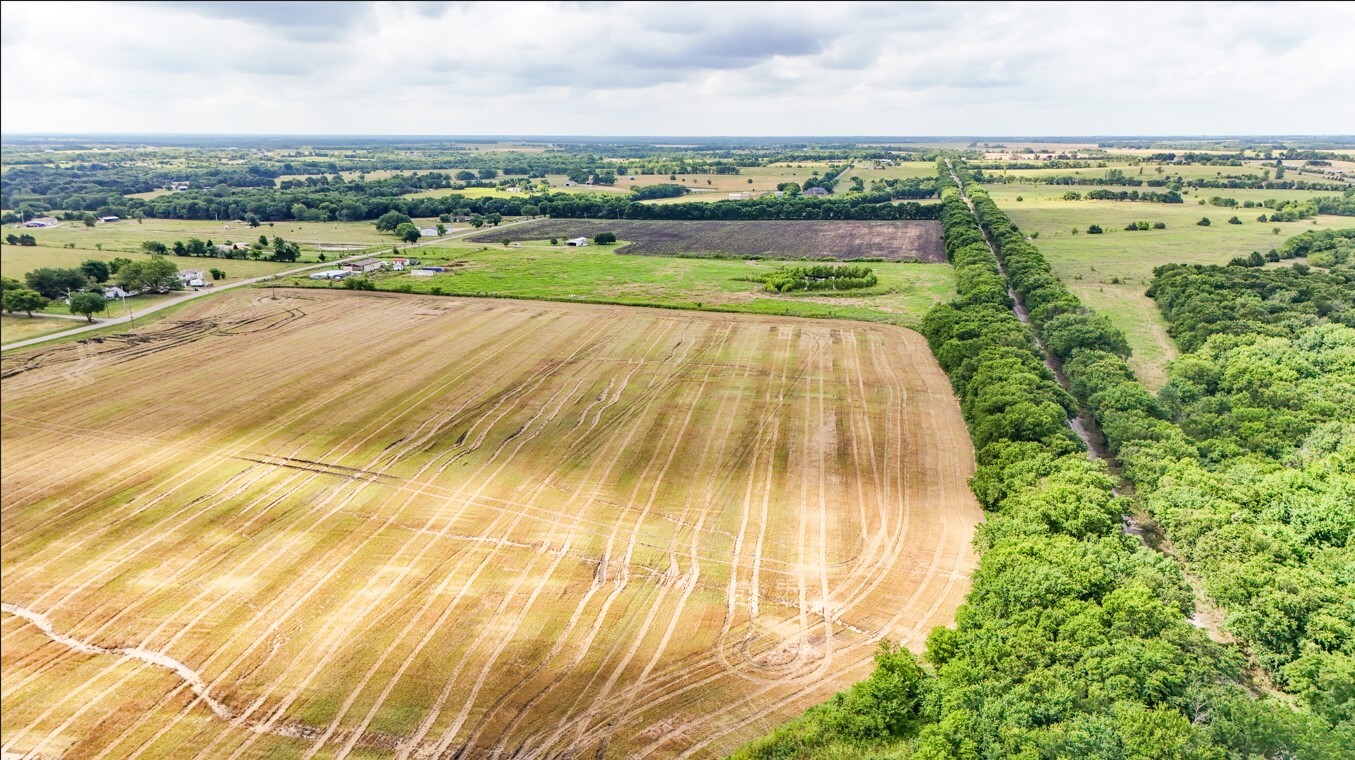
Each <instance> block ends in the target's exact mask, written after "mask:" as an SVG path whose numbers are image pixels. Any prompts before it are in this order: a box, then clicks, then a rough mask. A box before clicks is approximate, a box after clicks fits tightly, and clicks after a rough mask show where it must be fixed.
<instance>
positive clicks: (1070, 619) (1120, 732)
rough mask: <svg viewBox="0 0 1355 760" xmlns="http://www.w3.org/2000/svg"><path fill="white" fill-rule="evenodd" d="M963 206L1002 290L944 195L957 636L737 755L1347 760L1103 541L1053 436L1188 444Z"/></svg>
mask: <svg viewBox="0 0 1355 760" xmlns="http://www.w3.org/2000/svg"><path fill="white" fill-rule="evenodd" d="M943 171H944V167H943ZM957 171H958V173H959V175H960V176H961V177H962V178H965V177H966V172H965V170H964V168H963V166H959V167H957ZM943 184H946V185H950V184H951V183H950V182H949V181H948V178H945V177H944V175H943ZM967 189H968V191H969V193H970V195H971V198H972V199H973V201H974V206H975V210H976V212H978V215H979V218H982V219H983V227H984V228H986V229H987V231H988V233H989V234H990V235H991V236H992V237H993V240H994V243H995V245H996V246H997V247H998V249H999V251H1002V255H1003V259H1004V261H1005V262H1006V266H1007V267H1008V274H1009V278H1004V277H1003V275H1002V273H1001V271H1000V269H999V267H998V262H997V259H996V258H995V257H994V255H993V252H992V251H990V250H989V248H988V246H987V244H986V243H985V238H984V232H983V229H981V228H980V226H979V224H977V223H976V217H975V215H974V214H971V213H970V211H969V209H968V207H967V206H966V205H965V203H964V201H963V200H962V199H961V197H960V195H959V194H958V192H957V191H956V189H955V188H954V187H953V186H952V187H949V188H948V189H946V190H944V191H943V196H942V197H943V203H944V206H945V210H944V211H943V216H942V224H943V228H944V230H945V241H946V248H947V253H948V255H949V256H950V258H951V261H952V263H953V265H954V267H955V271H956V278H957V290H958V292H959V296H958V297H957V298H956V299H955V300H954V301H952V302H950V303H947V304H942V305H940V306H937V307H936V308H934V309H933V310H932V311H931V312H929V313H928V315H927V317H926V319H925V320H924V323H923V333H924V334H925V335H926V337H927V339H928V342H929V343H930V344H931V346H932V350H933V353H935V355H936V357H937V360H938V361H939V362H940V364H941V366H942V368H943V369H944V370H946V372H947V374H948V375H950V377H951V380H952V383H953V385H954V387H955V390H956V393H957V395H958V396H959V398H960V400H961V410H962V412H963V413H964V415H965V418H966V420H967V421H968V422H969V425H970V431H971V437H972V438H973V440H974V445H975V448H976V459H977V462H978V470H977V472H976V474H975V477H974V478H973V481H972V486H973V489H974V493H975V495H976V496H977V497H978V499H979V501H980V502H981V503H982V504H983V506H984V507H985V509H987V510H989V516H988V519H987V521H986V522H985V523H984V524H983V525H982V526H981V527H980V528H979V531H978V536H977V537H976V544H977V546H978V547H979V548H980V550H981V552H982V553H981V557H980V563H979V567H978V569H977V570H976V572H975V573H974V576H973V586H972V590H971V592H970V595H969V597H968V599H967V600H966V603H965V605H964V606H963V607H962V608H961V609H960V610H959V611H958V612H957V616H956V627H955V629H953V630H952V629H946V628H938V629H936V630H935V631H933V633H932V635H931V636H930V637H929V639H928V642H927V649H926V655H925V660H926V662H927V663H928V664H929V665H930V666H931V669H927V668H925V667H924V668H919V667H917V666H916V663H915V662H914V661H912V660H911V659H910V658H907V657H902V656H900V654H899V653H898V652H897V651H895V650H891V649H885V650H883V651H882V653H881V656H880V657H879V658H877V669H876V671H875V673H874V674H873V675H872V676H871V677H870V679H868V680H867V681H865V682H863V683H862V684H858V685H857V686H856V687H853V689H852V690H851V691H850V692H847V693H845V694H842V695H839V697H838V698H837V699H835V700H833V701H831V702H829V703H828V704H825V705H821V706H819V707H817V708H814V709H813V710H811V711H810V712H809V713H807V714H806V715H805V716H804V717H802V718H801V719H799V720H797V721H795V722H793V723H791V724H789V725H788V726H785V727H783V728H782V729H779V730H778V731H777V732H776V733H775V734H773V735H772V736H770V737H768V738H766V739H764V740H762V741H761V742H758V743H756V744H754V745H751V746H750V747H748V748H746V749H745V750H744V752H743V753H741V756H745V757H761V758H774V757H792V756H802V755H807V754H810V753H812V752H819V751H823V752H824V753H825V755H827V754H832V753H834V752H836V754H837V755H840V756H862V755H865V754H871V753H872V752H874V753H878V754H879V755H880V756H883V755H884V754H886V753H887V752H889V751H892V750H894V749H896V748H897V750H898V754H900V755H907V756H911V757H915V758H954V757H994V758H996V757H1017V756H1029V757H1098V758H1131V757H1132V758H1159V757H1176V758H1184V757H1198V758H1225V757H1238V758H1242V757H1305V758H1307V757H1312V758H1327V757H1330V758H1336V757H1344V756H1346V755H1347V754H1348V751H1349V749H1350V744H1349V741H1350V738H1351V737H1350V735H1349V733H1348V732H1347V731H1346V730H1345V729H1344V728H1343V727H1338V728H1337V729H1336V730H1333V728H1332V725H1333V723H1336V721H1332V720H1331V719H1330V718H1328V717H1327V714H1326V713H1322V712H1317V714H1314V713H1310V712H1295V711H1293V710H1291V709H1289V708H1288V707H1287V706H1285V705H1283V704H1281V703H1279V702H1278V701H1277V700H1274V699H1259V700H1258V699H1254V698H1253V697H1252V696H1251V695H1250V694H1249V693H1248V691H1247V689H1246V688H1244V686H1243V685H1242V684H1243V681H1244V676H1243V672H1242V671H1243V667H1242V665H1243V663H1242V661H1241V658H1240V657H1239V656H1238V654H1237V653H1236V652H1235V651H1233V650H1231V649H1229V648H1226V647H1223V646H1220V645H1217V644H1214V643H1212V642H1211V641H1209V640H1208V639H1207V638H1206V637H1205V636H1204V635H1203V634H1202V633H1201V632H1200V631H1199V630H1197V629H1195V628H1194V627H1193V626H1192V625H1190V624H1189V623H1188V622H1187V621H1186V618H1185V616H1186V614H1188V613H1189V612H1190V610H1191V608H1192V595H1191V593H1190V591H1189V589H1188V588H1187V587H1186V585H1185V583H1184V582H1183V578H1182V576H1181V573H1180V570H1179V568H1178V567H1177V565H1176V564H1175V563H1174V562H1173V561H1171V560H1170V559H1168V558H1166V557H1165V556H1163V555H1161V554H1158V553H1156V552H1152V551H1149V550H1147V549H1144V548H1143V547H1142V546H1141V545H1140V544H1139V543H1138V542H1137V541H1136V540H1134V539H1131V538H1129V537H1127V536H1125V535H1124V533H1123V532H1122V531H1121V524H1120V512H1121V510H1122V508H1121V506H1120V505H1119V504H1118V499H1117V498H1116V496H1115V493H1114V479H1113V478H1111V477H1110V476H1109V474H1108V473H1107V471H1106V469H1105V467H1104V465H1102V464H1100V463H1099V462H1094V461H1091V460H1089V459H1088V458H1087V456H1086V454H1085V453H1084V452H1083V451H1082V450H1081V446H1080V444H1079V441H1078V439H1077V438H1076V437H1075V436H1074V435H1073V434H1072V433H1071V432H1070V430H1069V427H1068V425H1067V416H1068V415H1069V414H1072V413H1073V412H1074V411H1075V410H1076V409H1077V408H1078V406H1079V401H1081V402H1082V403H1084V404H1086V405H1087V406H1088V407H1089V408H1091V409H1092V410H1093V411H1095V412H1096V413H1097V414H1098V417H1099V418H1100V419H1101V420H1102V421H1103V424H1104V425H1105V426H1106V432H1107V436H1108V437H1110V438H1111V439H1112V441H1113V444H1114V445H1117V446H1118V447H1119V448H1120V450H1121V452H1122V453H1125V452H1127V451H1129V450H1131V449H1132V450H1133V451H1135V452H1138V451H1141V452H1143V454H1142V457H1141V458H1136V459H1135V460H1134V462H1135V466H1140V467H1146V466H1148V465H1149V463H1150V462H1152V461H1153V460H1152V457H1153V455H1156V456H1157V458H1158V461H1160V462H1171V461H1175V460H1177V459H1179V458H1181V457H1189V456H1190V455H1191V454H1192V452H1193V446H1192V444H1191V443H1190V441H1189V440H1188V439H1187V438H1186V436H1185V435H1184V434H1183V433H1182V432H1181V431H1180V429H1179V428H1177V427H1176V426H1175V425H1173V424H1172V422H1171V421H1170V420H1169V419H1166V418H1168V417H1169V416H1170V415H1169V413H1168V412H1167V410H1164V409H1162V408H1160V407H1159V406H1158V404H1157V402H1156V400H1155V399H1153V398H1152V396H1151V394H1148V393H1147V392H1146V391H1145V390H1143V388H1142V386H1140V385H1139V384H1138V383H1137V382H1135V380H1134V377H1133V373H1132V372H1131V371H1130V370H1129V368H1128V366H1127V364H1126V363H1125V361H1124V355H1125V354H1126V353H1127V348H1126V346H1125V341H1124V339H1123V336H1122V335H1119V334H1118V331H1115V330H1114V329H1113V328H1111V327H1110V326H1109V325H1107V324H1106V323H1105V322H1104V320H1101V319H1100V318H1098V317H1097V316H1096V315H1095V314H1093V313H1091V312H1089V311H1088V310H1086V309H1085V308H1084V307H1083V306H1082V305H1081V304H1080V302H1078V300H1077V299H1076V297H1074V296H1072V294H1071V293H1069V292H1067V290H1066V288H1064V287H1062V283H1060V282H1059V281H1058V280H1057V278H1055V277H1054V276H1053V275H1052V273H1051V272H1049V270H1048V265H1047V263H1045V262H1044V261H1043V259H1042V257H1041V256H1040V254H1039V252H1038V251H1037V250H1035V249H1034V247H1033V246H1030V245H1029V243H1028V242H1027V241H1026V240H1025V239H1024V237H1022V236H1021V235H1020V233H1019V231H1018V230H1016V228H1015V226H1014V225H1012V224H1011V222H1010V220H1009V219H1007V218H1006V217H1005V215H1004V214H1002V213H1001V212H1000V211H999V210H998V209H997V208H996V206H995V205H993V204H992V202H991V200H989V199H988V198H987V196H986V194H984V193H983V192H982V190H981V189H979V188H978V186H977V185H968V187H967ZM1009 288H1010V289H1011V291H1012V292H1015V293H1017V294H1018V296H1019V297H1021V298H1022V300H1023V301H1024V302H1025V305H1026V306H1027V307H1028V309H1029V310H1030V313H1031V315H1032V322H1033V323H1034V324H1035V327H1036V329H1038V330H1039V332H1040V334H1041V335H1042V337H1043V338H1044V340H1045V342H1046V343H1047V345H1048V348H1049V349H1050V351H1051V352H1053V353H1055V354H1056V355H1058V356H1062V357H1065V358H1066V361H1065V363H1064V369H1065V371H1067V372H1068V374H1069V378H1070V380H1071V381H1072V382H1071V389H1072V394H1070V393H1068V392H1065V391H1064V390H1063V389H1062V388H1061V387H1060V386H1059V385H1058V384H1057V383H1056V382H1055V380H1054V377H1053V375H1052V373H1051V372H1050V371H1049V369H1048V368H1046V367H1045V365H1044V363H1043V362H1042V360H1041V355H1040V352H1039V350H1038V349H1037V347H1036V345H1035V344H1034V343H1033V341H1032V338H1031V334H1030V332H1029V331H1028V330H1027V329H1026V327H1025V326H1024V325H1023V324H1022V323H1021V322H1020V320H1018V319H1017V318H1016V317H1015V316H1014V315H1013V313H1012V310H1011V307H1012V301H1011V299H1010V297H1009V296H1008V289H1009ZM1220 545H1221V546H1222V545H1226V542H1225V543H1224V544H1220ZM1237 575H1239V576H1240V577H1245V575H1244V574H1241V573H1237ZM1335 672H1336V673H1337V674H1338V675H1337V678H1340V677H1347V678H1348V676H1344V675H1343V674H1345V673H1346V672H1347V671H1343V670H1336V671H1335ZM1315 678H1316V677H1315ZM1332 681H1333V679H1332V678H1330V677H1328V679H1327V684H1328V685H1330V684H1331V682H1332ZM1315 691H1320V689H1318V690H1315ZM1329 693H1330V692H1329ZM1337 693H1339V692H1337ZM1315 712H1316V711H1315ZM1338 725H1339V724H1338ZM901 744H903V745H907V747H906V749H905V748H901V747H898V745H901ZM891 756H892V755H891Z"/></svg>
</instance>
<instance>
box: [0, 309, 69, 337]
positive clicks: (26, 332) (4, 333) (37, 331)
mask: <svg viewBox="0 0 1355 760" xmlns="http://www.w3.org/2000/svg"><path fill="white" fill-rule="evenodd" d="M82 324H84V323H83V322H76V321H75V320H73V319H52V318H50V317H41V316H37V315H34V316H33V317H31V318H30V317H28V316H25V315H23V314H3V315H0V343H13V342H14V341H16V340H27V339H29V338H36V337H38V336H39V335H49V334H51V333H55V332H61V331H62V330H69V329H71V328H72V327H80V326H81V325H82Z"/></svg>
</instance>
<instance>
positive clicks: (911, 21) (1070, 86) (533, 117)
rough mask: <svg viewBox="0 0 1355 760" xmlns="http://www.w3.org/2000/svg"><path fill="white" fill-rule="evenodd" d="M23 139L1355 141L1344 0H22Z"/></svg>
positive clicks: (18, 32)
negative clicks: (1304, 137) (1305, 137)
mask: <svg viewBox="0 0 1355 760" xmlns="http://www.w3.org/2000/svg"><path fill="white" fill-rule="evenodd" d="M0 13H2V14H3V23H2V24H0V28H3V34H0V38H2V39H3V47H2V51H3V52H2V53H0V55H2V56H3V69H4V77H5V82H6V85H7V86H6V87H5V88H4V89H3V92H2V93H0V129H3V131H5V132H41V131H55V132H110V131H116V132H242V133H308V134H317V133H348V134H357V133H361V134H624V135H641V134H656V135H777V134H783V135H854V134H870V135H890V134H893V135H924V134H932V135H942V134H953V135H1018V134H1032V135H1088V134H1248V133H1250V134H1259V133H1284V134H1312V133H1338V132H1351V131H1352V125H1355V98H1351V97H1349V96H1348V93H1349V90H1350V85H1349V83H1350V82H1352V81H1355V63H1352V60H1355V56H1350V55H1349V54H1348V50H1347V47H1348V42H1347V40H1346V39H1345V38H1346V36H1347V30H1349V29H1351V28H1355V5H1352V4H1348V3H1308V4H1290V3H1284V4H1273V3H1175V4H1163V3H1152V4H1137V3H1086V4H1065V3H436V2H433V3H333V4H330V3H216V2H192V3H175V4H169V3H69V4H62V5H58V6H53V5H51V4H46V3H25V2H6V3H4V4H3V6H0Z"/></svg>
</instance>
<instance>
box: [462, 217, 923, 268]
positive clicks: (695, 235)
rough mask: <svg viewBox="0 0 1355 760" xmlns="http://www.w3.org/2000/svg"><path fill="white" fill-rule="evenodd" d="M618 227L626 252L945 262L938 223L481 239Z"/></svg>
mask: <svg viewBox="0 0 1355 760" xmlns="http://www.w3.org/2000/svg"><path fill="white" fill-rule="evenodd" d="M599 232H614V233H616V236H617V237H618V238H620V239H621V240H623V241H628V242H629V243H630V245H627V246H624V247H622V248H619V249H618V252H620V253H629V254H635V255H639V256H715V255H729V256H749V257H762V258H778V259H839V260H852V259H868V258H870V259H884V260H886V261H912V260H918V261H929V262H944V261H945V260H946V254H945V250H944V249H943V248H942V247H941V226H940V223H938V222H930V221H920V222H867V221H796V222H786V221H770V222H707V221H666V222H653V221H640V220H624V219H623V220H617V221H605V220H599V219H542V220H540V221H535V222H528V223H526V224H519V225H514V226H512V227H506V228H504V229H492V230H489V231H487V232H482V233H480V234H478V235H475V236H473V237H471V238H469V240H471V241H473V242H477V243H489V242H492V243H500V242H502V241H503V240H504V239H509V240H513V241H521V240H544V239H546V238H552V237H554V238H559V239H560V241H561V243H562V244H563V242H564V241H565V240H566V239H568V238H574V237H586V238H589V239H591V238H592V237H593V236H594V235H596V234H598V233H599Z"/></svg>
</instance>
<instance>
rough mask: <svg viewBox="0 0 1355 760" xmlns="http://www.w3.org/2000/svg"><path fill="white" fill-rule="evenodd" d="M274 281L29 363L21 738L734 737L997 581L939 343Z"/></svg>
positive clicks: (20, 744)
mask: <svg viewBox="0 0 1355 760" xmlns="http://www.w3.org/2000/svg"><path fill="white" fill-rule="evenodd" d="M277 294H278V296H279V297H278V298H277V299H276V300H274V299H270V298H269V297H268V295H266V294H265V293H264V292H263V291H238V292H235V293H230V294H222V295H220V296H214V297H212V298H210V299H205V300H204V301H203V302H201V303H200V304H197V305H195V306H193V307H191V308H189V309H188V310H185V311H183V312H181V313H180V314H179V315H176V319H174V320H173V321H166V322H163V323H161V324H160V325H158V326H157V328H156V329H154V330H151V331H149V332H144V333H141V334H138V335H136V336H135V337H134V338H132V339H127V338H121V339H119V338H106V339H104V340H103V341H102V342H98V343H95V342H89V343H83V344H68V345H63V346H59V347H55V348H50V349H47V350H44V351H30V352H24V353H19V354H13V353H12V354H10V355H6V356H5V357H3V360H2V361H3V368H4V375H5V378H4V399H5V404H4V411H3V423H2V424H0V436H2V438H3V445H4V457H3V460H2V461H0V484H2V485H3V489H2V490H0V514H2V515H3V521H2V523H0V546H2V548H3V552H2V553H0V566H2V567H3V573H2V574H0V585H2V587H3V588H2V591H3V602H4V608H3V614H0V636H2V637H3V639H2V640H3V644H4V646H3V650H0V652H2V660H0V676H2V677H3V678H2V680H3V686H0V728H2V729H3V747H2V749H3V751H4V752H5V753H6V756H9V754H10V753H14V754H16V755H25V756H32V757H55V756H63V755H66V756H79V757H85V758H165V757H174V758H181V757H201V758H227V757H232V758H233V757H282V756H285V757H305V758H309V757H315V756H321V757H325V758H333V757H359V756H360V757H399V758H409V757H416V758H425V757H451V756H457V757H507V756H510V755H511V756H513V757H543V758H544V757H575V756H577V757H590V758H592V757H631V756H635V757H716V756H722V755H724V754H726V753H728V752H729V751H730V750H731V749H733V748H734V747H736V746H738V745H739V744H741V743H742V742H744V741H746V740H748V739H750V738H752V737H754V736H757V735H759V734H761V733H763V732H764V731H765V730H766V729H767V727H768V726H769V725H774V724H776V723H777V722H779V721H782V720H784V719H786V718H788V717H790V716H792V715H794V714H796V713H798V712H799V711H802V710H803V709H805V708H806V707H808V706H810V705H812V704H815V703H818V702H821V701H823V700H824V699H826V698H828V697H829V696H831V695H832V694H833V693H834V692H836V691H838V690H841V689H844V688H846V687H847V686H848V685H849V684H851V683H853V682H855V681H857V680H859V679H860V678H862V677H864V676H865V675H867V674H868V673H869V672H870V671H871V669H872V660H871V657H872V654H873V652H874V651H875V648H876V646H877V643H878V642H879V641H880V640H881V639H882V638H885V637H888V638H890V639H893V640H897V641H902V642H904V643H905V644H906V645H907V646H909V647H911V648H913V649H914V650H918V649H920V648H921V645H922V642H923V640H924V638H925V636H926V635H927V633H928V632H929V631H930V629H931V628H932V627H933V626H935V625H938V624H944V623H947V622H949V621H950V620H951V619H952V616H953V613H954V611H955V608H956V607H957V606H958V605H959V604H960V603H961V601H962V599H963V596H964V594H965V592H966V591H967V589H968V585H969V584H968V574H969V571H970V570H971V568H972V567H973V565H974V562H975V558H974V556H973V553H972V550H971V547H970V544H969V542H970V538H971V535H972V531H973V527H974V525H975V524H976V523H977V521H978V520H979V519H980V511H979V509H978V506H977V505H976V504H975V502H974V500H973V497H972V496H971V495H970V492H969V490H968V488H967V486H966V479H967V478H968V477H969V476H970V475H971V474H972V470H973V462H972V460H973V454H972V450H971V448H970V443H969V437H968V435H967V432H966V430H965V426H964V423H963V422H962V420H961V418H960V414H959V409H958V406H957V403H956V402H955V400H954V398H953V397H952V395H951V389H950V384H949V383H948V382H947V379H946V377H945V376H944V375H943V374H942V373H941V371H940V369H939V368H938V367H937V366H936V364H935V362H934V361H933V359H932V357H931V355H930V352H929V351H928V349H927V346H926V344H925V342H924V341H923V340H922V339H921V337H920V336H918V335H917V334H916V333H913V332H911V331H908V330H904V329H902V328H896V327H892V326H884V325H867V324H857V323H843V322H830V323H824V322H813V321H808V320H794V319H788V318H779V317H759V316H752V315H734V316H731V315H716V314H702V313H689V312H673V311H665V310H650V309H635V308H625V307H606V306H583V305H571V304H553V303H541V302H524V301H510V300H475V299H454V300H453V299H446V298H427V297H418V296H400V295H394V294H380V293H375V294H372V293H368V294H359V293H339V292H333V293H332V292H325V291H309V290H287V289H278V290H277Z"/></svg>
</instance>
